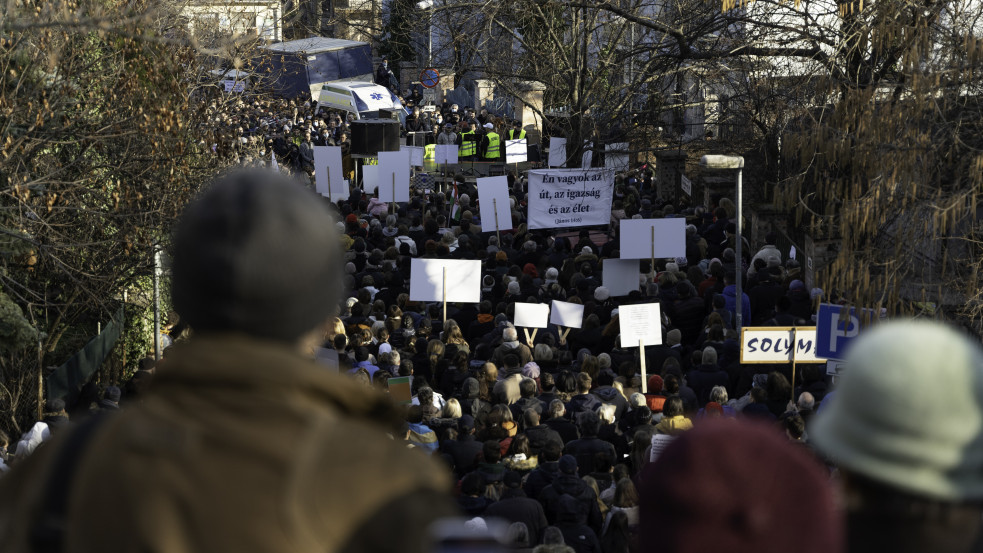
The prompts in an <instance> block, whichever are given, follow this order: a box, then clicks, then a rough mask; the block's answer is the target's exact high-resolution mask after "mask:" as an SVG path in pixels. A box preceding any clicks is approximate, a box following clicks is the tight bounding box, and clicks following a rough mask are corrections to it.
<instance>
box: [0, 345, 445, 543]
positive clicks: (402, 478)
mask: <svg viewBox="0 0 983 553" xmlns="http://www.w3.org/2000/svg"><path fill="white" fill-rule="evenodd" d="M179 348H180V349H177V351H176V352H175V353H174V355H173V356H169V357H168V359H167V360H166V362H165V365H164V366H162V367H161V368H160V369H159V372H158V375H157V380H156V381H155V382H154V387H153V390H152V392H151V394H150V395H149V396H148V397H147V399H146V400H144V403H142V404H140V405H136V406H133V407H131V408H129V409H127V410H124V411H122V412H120V413H119V414H117V415H114V418H112V419H110V420H107V421H106V422H105V423H104V424H103V425H102V426H101V427H99V428H98V429H97V430H96V433H95V435H94V436H92V438H91V439H90V440H89V443H88V445H87V446H86V449H85V450H84V453H83V455H82V458H81V459H80V460H79V463H80V464H79V465H78V471H79V472H78V475H77V477H76V478H75V479H74V484H73V486H72V488H71V494H70V500H69V517H68V518H69V524H68V528H67V533H66V535H65V543H66V545H67V547H66V549H65V551H68V552H73V553H74V552H97V551H98V552H101V553H103V552H108V551H112V552H114V553H125V552H137V551H154V552H157V553H171V552H182V553H187V552H203V553H204V552H207V553H215V552H219V551H235V552H236V553H244V552H284V551H290V552H293V553H297V552H313V551H318V552H326V551H328V552H349V553H356V552H363V551H364V552H367V551H396V550H399V551H400V552H405V551H414V552H416V551H419V552H421V553H422V551H423V549H422V548H423V547H425V546H424V545H423V540H422V539H421V538H423V537H424V536H425V532H426V530H427V526H428V524H429V523H430V522H431V521H432V520H433V519H434V518H436V517H440V516H447V515H448V514H453V512H454V511H453V504H452V503H451V500H450V497H449V495H447V493H446V492H447V491H448V490H449V479H448V478H447V476H446V475H445V474H444V471H443V470H441V469H440V468H439V467H438V466H437V465H436V463H435V462H433V461H432V460H430V459H428V458H426V457H425V456H424V455H423V454H421V453H420V452H419V451H415V450H410V449H407V448H406V445H405V442H401V441H393V440H392V439H390V438H389V437H388V436H386V434H385V433H386V432H389V431H391V429H392V428H393V425H394V424H396V423H397V422H398V420H397V417H396V410H395V408H394V406H393V404H392V403H391V402H390V401H389V400H388V399H387V398H386V397H385V396H382V395H378V394H377V393H375V392H374V391H371V390H369V389H367V388H364V387H361V386H359V385H358V384H356V383H355V382H354V381H353V380H350V379H348V378H345V377H343V376H337V375H332V374H329V373H328V372H327V371H325V370H324V369H323V368H321V367H319V366H316V365H314V364H313V363H311V362H309V361H307V360H305V359H303V358H301V357H300V356H299V355H298V354H297V353H295V352H294V351H293V350H292V349H290V348H288V347H286V346H284V345H280V344H275V343H271V342H263V341H260V340H257V339H253V338H247V337H242V336H217V337H203V336H202V337H196V338H194V339H193V340H192V341H191V342H190V343H188V344H186V345H182V346H179ZM65 434H70V433H65ZM58 440H60V441H54V442H52V443H50V444H48V445H46V446H42V448H40V449H39V450H38V451H37V453H36V454H35V455H34V456H33V457H32V458H30V459H28V460H26V461H24V462H23V463H22V464H21V465H19V466H16V467H14V470H13V471H11V473H9V474H8V475H7V476H6V477H4V478H2V479H0V498H3V500H2V502H0V543H3V544H4V546H3V549H4V551H8V552H22V551H28V550H29V548H28V535H27V533H28V531H29V528H30V527H31V523H32V521H33V520H34V518H35V517H36V514H37V510H38V505H39V496H40V495H41V494H42V489H43V487H44V484H45V483H46V482H47V481H48V476H49V475H48V472H49V471H50V469H51V466H52V464H53V459H54V457H55V456H57V455H58V453H59V446H60V445H61V444H62V443H63V442H64V436H62V437H60V438H59V439H58Z"/></svg>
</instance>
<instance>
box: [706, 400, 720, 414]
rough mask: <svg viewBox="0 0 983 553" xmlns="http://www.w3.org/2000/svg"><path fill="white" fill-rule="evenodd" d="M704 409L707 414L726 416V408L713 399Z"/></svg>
mask: <svg viewBox="0 0 983 553" xmlns="http://www.w3.org/2000/svg"><path fill="white" fill-rule="evenodd" d="M703 411H704V412H705V413H706V414H707V415H719V416H721V417H722V416H724V408H723V407H722V406H721V405H720V404H719V403H717V402H716V401H711V402H710V403H707V405H706V407H704V408H703Z"/></svg>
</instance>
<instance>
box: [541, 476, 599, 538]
mask: <svg viewBox="0 0 983 553" xmlns="http://www.w3.org/2000/svg"><path fill="white" fill-rule="evenodd" d="M566 496H569V497H570V498H573V500H574V501H575V503H571V502H569V501H563V500H564V498H565V497H566ZM539 500H540V502H541V503H542V504H543V510H544V511H546V518H547V520H549V521H550V524H556V523H557V522H558V521H559V520H560V515H561V506H562V507H564V508H563V509H562V511H563V515H564V519H565V520H567V521H569V522H577V523H579V524H587V525H588V526H590V527H591V528H596V529H597V530H600V529H601V524H602V523H603V522H604V521H603V520H602V519H601V510H600V508H599V507H598V505H597V495H596V494H595V493H594V490H592V489H591V487H590V486H588V485H587V483H586V482H584V481H583V480H581V479H580V477H579V476H577V475H576V474H564V473H560V475H559V476H557V477H556V479H555V480H553V483H552V484H550V485H549V486H546V489H544V490H543V493H542V495H541V496H540V498H539Z"/></svg>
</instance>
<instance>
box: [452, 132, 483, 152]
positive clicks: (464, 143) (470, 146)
mask: <svg viewBox="0 0 983 553" xmlns="http://www.w3.org/2000/svg"><path fill="white" fill-rule="evenodd" d="M457 152H458V154H457V155H459V156H461V157H468V156H473V155H475V154H477V153H478V145H477V143H475V141H474V131H468V132H462V133H461V146H460V147H459V148H458V149H457Z"/></svg>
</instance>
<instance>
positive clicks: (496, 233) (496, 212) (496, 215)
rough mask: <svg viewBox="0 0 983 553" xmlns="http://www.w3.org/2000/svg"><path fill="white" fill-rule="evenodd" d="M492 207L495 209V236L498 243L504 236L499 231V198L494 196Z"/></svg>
mask: <svg viewBox="0 0 983 553" xmlns="http://www.w3.org/2000/svg"><path fill="white" fill-rule="evenodd" d="M492 209H493V210H494V211H495V238H497V239H498V243H499V244H501V243H502V236H501V235H500V234H499V233H498V198H492Z"/></svg>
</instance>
